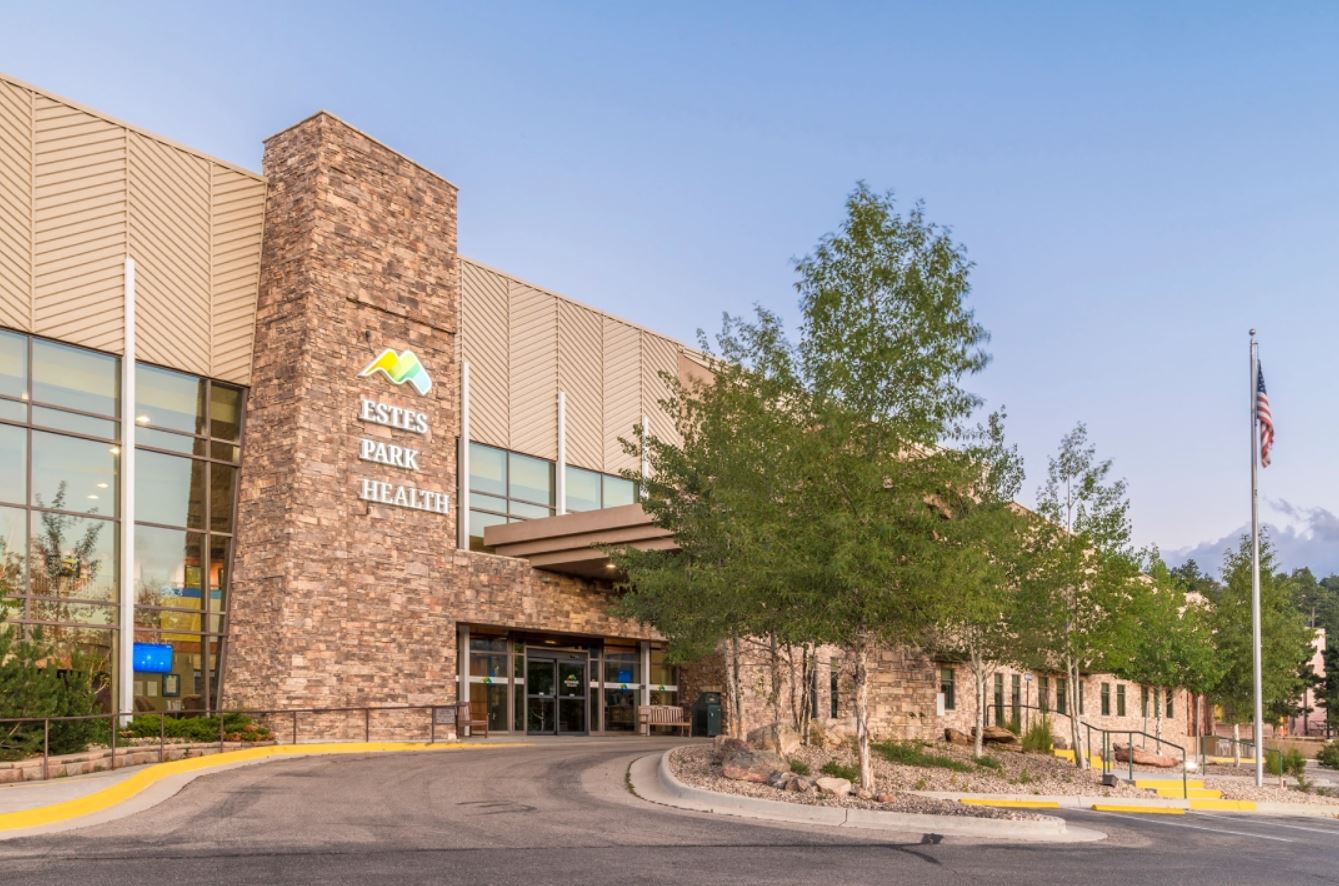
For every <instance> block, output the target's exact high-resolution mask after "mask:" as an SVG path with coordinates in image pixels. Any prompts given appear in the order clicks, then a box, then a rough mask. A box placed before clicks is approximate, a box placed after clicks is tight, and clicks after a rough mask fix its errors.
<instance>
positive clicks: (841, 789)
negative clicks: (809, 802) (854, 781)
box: [814, 776, 851, 798]
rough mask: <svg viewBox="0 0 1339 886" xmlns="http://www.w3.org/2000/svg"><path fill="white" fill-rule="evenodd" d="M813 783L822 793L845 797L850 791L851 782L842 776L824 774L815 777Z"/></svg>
mask: <svg viewBox="0 0 1339 886" xmlns="http://www.w3.org/2000/svg"><path fill="white" fill-rule="evenodd" d="M814 785H815V786H816V787H817V788H818V789H819V791H821V792H822V793H824V794H831V795H832V796H834V797H839V798H840V797H845V796H846V795H847V794H849V793H851V783H850V782H849V781H847V780H846V779H844V778H832V777H830V776H824V777H823V778H819V779H816V780H815V781H814Z"/></svg>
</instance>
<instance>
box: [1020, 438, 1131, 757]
mask: <svg viewBox="0 0 1339 886" xmlns="http://www.w3.org/2000/svg"><path fill="white" fill-rule="evenodd" d="M1110 476H1111V462H1110V461H1109V460H1099V459H1098V458H1097V450H1096V448H1095V447H1094V446H1092V445H1091V444H1090V443H1089V442H1088V432H1087V428H1085V427H1084V425H1083V424H1082V423H1080V424H1078V425H1076V426H1075V428H1074V430H1072V431H1070V432H1069V433H1068V434H1066V435H1065V436H1064V437H1063V438H1062V439H1061V441H1060V449H1059V451H1058V452H1057V453H1056V455H1055V456H1053V457H1052V458H1051V459H1050V460H1049V464H1048V467H1047V478H1046V483H1045V485H1044V486H1043V487H1042V488H1041V490H1040V492H1039V493H1038V496H1037V510H1038V514H1039V516H1040V518H1041V519H1038V520H1034V521H1033V522H1032V526H1031V527H1030V537H1029V559H1030V563H1029V564H1028V567H1027V574H1026V577H1025V579H1024V581H1023V596H1024V606H1023V610H1024V612H1026V624H1025V630H1024V631H1023V632H1022V636H1023V638H1024V640H1025V643H1024V646H1025V647H1026V649H1027V650H1028V652H1029V654H1030V656H1032V657H1035V658H1036V659H1038V660H1040V661H1043V662H1045V663H1046V664H1047V666H1049V667H1051V668H1054V669H1056V670H1060V671H1063V672H1064V674H1065V687H1066V693H1067V695H1068V699H1067V709H1068V710H1069V715H1070V739H1071V742H1072V744H1071V747H1073V748H1074V751H1075V753H1074V760H1075V764H1076V765H1077V766H1078V767H1079V768H1087V766H1088V756H1087V754H1086V752H1085V750H1084V746H1083V730H1082V729H1080V728H1079V711H1080V707H1079V696H1078V693H1079V692H1080V691H1081V689H1080V687H1081V683H1080V680H1081V678H1082V676H1083V674H1084V673H1086V672H1091V671H1093V670H1110V671H1117V670H1121V669H1122V668H1124V667H1128V666H1129V664H1130V662H1131V661H1132V660H1133V658H1134V656H1135V653H1136V646H1137V637H1138V620H1137V617H1136V613H1137V607H1138V599H1139V597H1140V595H1141V593H1142V588H1141V582H1140V581H1139V570H1138V564H1137V562H1136V560H1135V558H1134V556H1133V553H1132V551H1131V547H1130V520H1129V501H1128V499H1127V497H1126V491H1125V481H1123V480H1113V479H1111V478H1110Z"/></svg>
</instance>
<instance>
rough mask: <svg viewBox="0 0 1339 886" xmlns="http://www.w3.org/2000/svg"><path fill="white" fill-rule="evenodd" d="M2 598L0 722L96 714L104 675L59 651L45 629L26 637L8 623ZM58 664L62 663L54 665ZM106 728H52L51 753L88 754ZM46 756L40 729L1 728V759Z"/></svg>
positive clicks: (88, 661)
mask: <svg viewBox="0 0 1339 886" xmlns="http://www.w3.org/2000/svg"><path fill="white" fill-rule="evenodd" d="M5 605H8V604H5V602H4V600H2V599H0V717H82V716H87V715H90V714H94V713H97V709H98V705H97V694H98V690H99V688H101V686H102V685H103V682H104V680H105V675H104V674H101V673H99V670H98V668H97V663H96V661H95V660H94V659H92V658H91V657H89V656H86V655H83V654H82V653H80V652H79V651H77V650H58V649H57V648H56V647H55V645H54V644H52V643H50V642H48V641H47V640H46V638H45V637H44V635H43V631H42V629H41V628H36V629H34V630H33V631H32V632H31V634H29V635H28V636H27V637H25V636H23V634H22V633H21V631H20V629H19V627H18V626H17V625H13V624H7V623H5V621H4V611H3V610H4V606H5ZM56 662H59V664H56ZM100 730H101V731H105V725H104V724H103V722H102V721H98V720H76V721H72V722H59V723H52V724H51V730H50V734H49V736H48V744H47V746H48V748H49V750H50V751H51V753H53V754H71V753H76V752H78V751H82V750H84V749H85V748H86V747H87V746H88V743H89V742H90V741H92V740H93V739H94V738H95V737H97V735H98V733H99V731H100ZM40 753H42V724H41V723H27V724H13V723H9V724H5V725H4V726H3V727H0V760H19V759H23V758H24V757H28V756H32V755H36V754H40Z"/></svg>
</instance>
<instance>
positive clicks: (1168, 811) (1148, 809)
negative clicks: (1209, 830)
mask: <svg viewBox="0 0 1339 886" xmlns="http://www.w3.org/2000/svg"><path fill="white" fill-rule="evenodd" d="M1093 811H1094V812H1137V813H1143V814H1146V815H1185V814H1186V811H1185V810H1184V809H1182V808H1181V807H1180V806H1125V805H1117V804H1114V803H1098V804H1096V805H1094V806H1093Z"/></svg>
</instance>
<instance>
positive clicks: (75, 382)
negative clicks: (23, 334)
mask: <svg viewBox="0 0 1339 886" xmlns="http://www.w3.org/2000/svg"><path fill="white" fill-rule="evenodd" d="M32 349H33V356H32V362H33V378H32V387H33V390H32V395H33V399H34V400H36V401H38V402H40V403H50V404H52V405H54V406H64V407H66V408H68V409H80V410H83V411H84V412H96V413H98V414H99V415H116V413H117V390H118V388H119V384H118V378H117V374H118V372H117V359H116V358H115V357H113V356H111V355H109V354H99V353H97V352H96V351H90V350H87V349H85V348H76V347H74V346H72V345H65V344H60V343H59V342H53V341H45V340H43V339H38V338H35V339H33V340H32Z"/></svg>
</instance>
